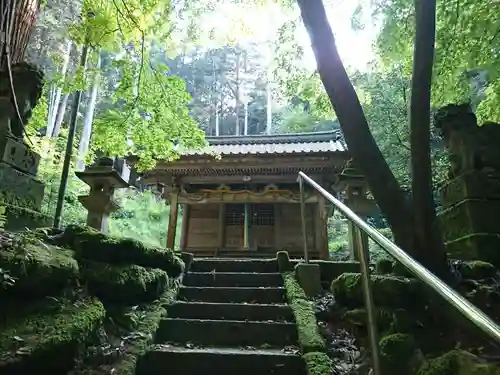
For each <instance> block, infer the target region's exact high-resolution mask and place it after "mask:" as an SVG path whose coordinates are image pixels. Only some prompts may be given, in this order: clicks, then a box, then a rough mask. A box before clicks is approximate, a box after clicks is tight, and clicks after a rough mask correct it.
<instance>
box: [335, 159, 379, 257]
mask: <svg viewBox="0 0 500 375" xmlns="http://www.w3.org/2000/svg"><path fill="white" fill-rule="evenodd" d="M334 188H335V190H337V191H343V192H344V204H345V205H346V206H347V207H349V208H350V209H351V210H352V211H353V212H354V213H355V214H356V215H358V216H359V217H360V218H361V219H363V220H366V218H367V217H368V216H369V215H370V214H372V213H373V212H374V210H375V208H376V203H375V201H374V200H373V199H370V198H368V197H367V194H368V184H367V183H366V180H365V177H364V176H363V174H362V173H361V172H360V171H359V170H358V169H357V168H356V166H355V164H354V162H353V160H352V159H351V160H349V161H348V162H347V164H346V166H345V168H344V170H343V171H342V173H341V174H340V175H339V177H338V180H337V182H336V183H335V185H334ZM348 236H349V249H350V251H351V258H352V259H355V260H359V259H358V258H359V255H358V254H359V247H361V249H363V251H364V252H365V253H366V255H367V259H369V253H368V235H367V234H366V233H365V232H363V231H362V230H361V229H359V228H358V227H357V226H356V225H354V224H353V223H352V222H351V221H349V223H348Z"/></svg>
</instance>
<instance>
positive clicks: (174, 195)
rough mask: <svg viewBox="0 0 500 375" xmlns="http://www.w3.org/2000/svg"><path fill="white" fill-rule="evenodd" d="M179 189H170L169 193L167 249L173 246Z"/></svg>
mask: <svg viewBox="0 0 500 375" xmlns="http://www.w3.org/2000/svg"><path fill="white" fill-rule="evenodd" d="M178 197H179V191H172V192H171V193H170V216H169V218H168V232H167V249H174V247H175V232H176V230H177V214H178V211H179V204H178V202H177V200H178Z"/></svg>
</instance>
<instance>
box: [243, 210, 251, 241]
mask: <svg viewBox="0 0 500 375" xmlns="http://www.w3.org/2000/svg"><path fill="white" fill-rule="evenodd" d="M244 219H245V220H244V222H243V247H244V248H245V250H248V249H249V248H250V205H249V204H248V203H245V218H244Z"/></svg>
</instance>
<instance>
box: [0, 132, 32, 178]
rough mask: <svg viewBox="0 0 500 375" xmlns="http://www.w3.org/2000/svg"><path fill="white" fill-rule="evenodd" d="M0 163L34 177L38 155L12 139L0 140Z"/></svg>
mask: <svg viewBox="0 0 500 375" xmlns="http://www.w3.org/2000/svg"><path fill="white" fill-rule="evenodd" d="M0 158H1V159H0V161H2V162H4V163H7V164H9V165H11V166H13V167H14V168H15V169H18V170H19V171H21V172H24V173H28V174H30V175H32V176H36V174H37V171H38V164H39V163H40V155H38V154H37V153H36V152H34V151H32V150H30V149H29V147H28V146H27V145H26V144H24V143H22V142H21V141H19V140H18V139H16V138H13V137H9V136H7V137H4V138H3V139H2V140H0Z"/></svg>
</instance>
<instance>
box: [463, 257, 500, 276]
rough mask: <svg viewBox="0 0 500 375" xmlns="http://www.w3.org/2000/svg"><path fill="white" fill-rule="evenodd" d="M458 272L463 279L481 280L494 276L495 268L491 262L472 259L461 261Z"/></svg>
mask: <svg viewBox="0 0 500 375" xmlns="http://www.w3.org/2000/svg"><path fill="white" fill-rule="evenodd" d="M460 273H461V274H462V277H463V278H464V279H471V280H482V279H488V278H491V277H495V275H496V273H497V270H496V268H495V266H493V264H491V263H488V262H483V261H480V260H474V261H468V262H464V263H462V264H461V266H460Z"/></svg>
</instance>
